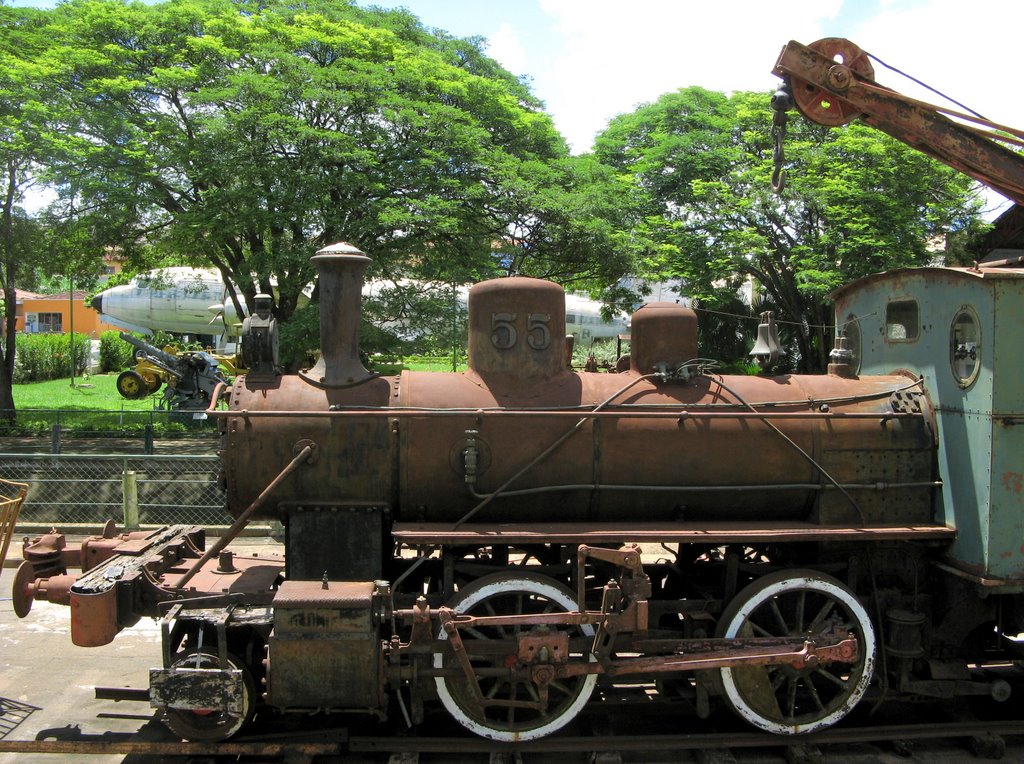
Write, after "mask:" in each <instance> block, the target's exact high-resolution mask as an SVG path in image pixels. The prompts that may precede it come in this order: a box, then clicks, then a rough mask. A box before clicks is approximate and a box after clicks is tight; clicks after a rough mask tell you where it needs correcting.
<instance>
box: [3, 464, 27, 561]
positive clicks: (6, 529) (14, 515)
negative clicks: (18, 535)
mask: <svg viewBox="0 0 1024 764" xmlns="http://www.w3.org/2000/svg"><path fill="white" fill-rule="evenodd" d="M27 495H28V484H27V483H18V482H15V481H13V480H5V479H4V478H0V563H2V562H3V561H4V560H5V559H7V549H8V547H10V545H11V538H12V537H13V536H14V528H15V526H16V525H17V523H18V514H19V513H20V512H21V505H22V504H24V503H25V497H26V496H27ZM0 572H2V568H0Z"/></svg>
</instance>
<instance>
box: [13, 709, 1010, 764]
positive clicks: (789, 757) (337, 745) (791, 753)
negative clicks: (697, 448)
mask: <svg viewBox="0 0 1024 764" xmlns="http://www.w3.org/2000/svg"><path fill="white" fill-rule="evenodd" d="M1017 736H1024V719H1013V720H1000V721H976V720H970V721H952V722H950V721H939V722H934V721H933V722H924V723H914V724H884V725H865V726H844V727H842V728H833V729H829V730H826V731H824V732H819V733H814V734H811V735H806V736H801V737H800V738H799V739H794V738H787V737H780V736H776V735H769V734H766V733H761V732H736V731H727V732H708V733H682V734H613V735H558V736H552V737H549V738H544V739H541V740H534V741H529V742H526V743H520V744H508V743H495V742H493V741H489V740H485V739H482V738H470V737H466V736H464V735H457V736H448V735H440V736H415V737H401V736H382V735H363V734H350V731H349V729H348V728H334V729H329V730H320V731H317V732H302V733H298V734H296V733H282V734H277V735H261V736H252V737H243V738H239V739H238V740H237V741H230V742H224V743H218V744H206V743H182V742H170V741H140V740H133V739H128V738H130V737H132V736H127V735H125V736H122V737H123V738H124V739H120V738H118V737H116V736H115V737H113V738H112V737H110V736H108V735H106V734H103V735H92V736H82V737H81V738H79V739H74V740H0V753H14V754H52V755H54V756H61V757H68V756H73V755H79V756H90V755H111V754H113V755H123V756H126V757H132V759H134V758H135V757H140V758H145V757H156V758H159V759H160V760H165V761H166V760H172V759H173V760H178V761H199V760H205V761H209V760H211V759H214V760H224V761H226V760H235V761H239V760H241V761H255V760H261V761H268V760H270V761H286V762H304V761H309V762H312V761H345V762H392V763H393V764H398V763H401V764H412V763H413V762H416V761H417V760H420V759H422V760H423V761H430V762H438V761H446V762H456V761H458V762H482V761H488V762H491V763H492V764H494V763H496V762H500V763H502V764H504V762H522V763H523V764H531V763H532V762H537V763H538V764H539V763H542V762H554V761H558V762H563V764H566V763H567V762H571V761H587V762H595V763H600V764H615V763H616V762H624V761H683V760H686V759H687V756H686V755H685V754H686V753H687V752H689V754H691V755H690V757H689V758H692V759H694V760H697V761H716V762H729V761H737V760H747V761H753V760H755V759H752V758H750V757H749V756H745V755H744V753H742V752H755V753H757V754H768V755H769V757H768V758H764V757H763V756H758V757H757V758H756V760H757V761H775V760H778V761H787V762H829V761H851V760H853V761H856V760H857V757H856V756H854V757H852V758H851V756H850V754H849V747H850V746H851V745H855V744H871V745H873V746H878V744H880V743H885V742H888V743H891V744H892V745H890V746H889V749H888V750H889V751H894V752H895V754H896V755H899V756H900V757H902V758H904V760H906V761H950V762H952V761H960V760H964V759H967V758H971V757H972V756H973V757H975V758H978V759H1000V758H1003V759H1004V760H1006V761H1015V762H1016V761H1022V760H1024V758H1022V757H1024V748H1022V747H1021V746H1020V744H1019V743H1018V741H1016V740H1011V742H1010V745H1009V746H1007V742H1006V738H1011V739H1012V738H1015V737H1017ZM956 740H959V741H967V744H966V745H964V744H963V743H961V744H960V745H959V746H957V747H948V748H947V749H945V751H946V752H945V753H941V751H942V750H943V749H942V748H939V749H935V748H934V747H932V748H929V749H928V750H926V751H923V754H924V758H920V759H915V758H914V757H913V751H914V749H915V746H917V745H919V744H922V743H935V742H936V741H945V742H949V741H956ZM936 750H938V751H940V753H936ZM770 754H775V756H776V758H771V756H770ZM1004 756H1005V758H1004ZM864 760H865V761H876V762H877V761H880V760H881V759H879V758H877V757H869V758H866V759H864Z"/></svg>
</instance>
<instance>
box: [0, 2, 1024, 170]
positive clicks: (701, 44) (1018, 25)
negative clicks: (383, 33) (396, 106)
mask: <svg viewBox="0 0 1024 764" xmlns="http://www.w3.org/2000/svg"><path fill="white" fill-rule="evenodd" d="M7 1H8V3H9V4H10V5H44V6H48V5H52V2H51V0H7ZM357 2H358V4H360V5H370V4H371V0H357ZM372 4H375V5H380V6H383V7H388V8H394V7H405V8H407V9H408V10H409V11H411V12H412V13H414V14H415V15H416V16H418V17H419V18H420V20H421V21H422V22H423V23H424V24H425V25H426V26H428V27H433V28H439V29H443V30H446V31H447V32H449V33H451V34H453V35H455V36H457V37H470V36H481V37H484V38H486V39H487V41H488V53H489V54H490V55H491V56H492V57H493V58H495V59H497V60H498V61H499V62H500V63H501V64H502V65H503V66H504V67H505V68H506V69H508V70H509V71H511V72H513V73H514V74H516V75H525V76H526V77H527V78H528V81H529V82H530V84H531V87H532V90H533V92H534V94H535V95H537V96H538V97H539V98H540V99H541V100H542V101H543V102H544V103H545V106H546V108H547V111H548V113H549V114H551V116H552V117H553V119H554V122H555V125H556V127H557V128H558V129H559V130H560V131H561V133H562V134H563V135H564V136H565V137H566V139H567V140H568V141H569V144H570V146H571V148H572V149H573V151H574V152H575V153H580V152H584V151H587V150H588V149H590V147H591V145H592V142H593V139H594V136H595V135H596V134H597V133H599V132H600V131H601V130H603V129H604V127H605V126H606V125H607V124H608V121H609V120H610V119H611V118H612V117H614V116H615V115H617V114H622V113H628V112H630V111H633V110H634V109H635V108H636V107H637V106H638V105H640V104H643V103H649V102H652V101H654V100H656V99H657V98H658V96H660V95H662V94H663V93H667V92H671V91H673V90H676V89H678V88H681V87H689V86H691V85H699V86H701V87H705V88H708V89H711V90H720V91H724V92H733V91H737V90H755V91H769V90H772V89H774V88H775V87H776V85H777V84H778V82H779V81H778V80H777V79H776V78H775V77H774V76H773V75H772V74H771V69H772V66H773V65H774V63H775V60H776V58H777V57H778V54H779V52H780V50H781V49H782V46H783V45H785V44H786V43H787V42H788V41H789V40H797V41H799V42H802V43H804V44H809V43H811V42H813V41H815V40H818V39H820V38H822V37H846V38H848V39H849V40H851V41H852V42H854V43H856V44H857V45H859V46H860V47H861V48H863V49H864V50H866V51H868V52H869V53H871V54H873V55H875V56H877V57H878V58H879V59H881V60H883V61H885V62H886V63H888V64H890V65H891V66H894V67H896V68H897V69H900V70H902V71H904V72H907V73H908V74H910V75H913V76H914V77H916V78H918V79H920V80H922V81H924V82H925V83H927V84H929V85H931V86H932V87H933V88H935V89H937V90H939V91H941V92H943V93H946V94H947V95H949V96H951V97H952V98H954V99H956V100H958V101H960V102H961V103H964V104H966V105H967V106H969V107H970V108H971V109H973V110H974V111H977V112H979V113H980V114H983V115H984V116H985V117H987V118H988V119H991V120H994V121H996V122H999V123H1002V124H1007V125H1013V126H1017V127H1021V128H1024V98H1022V97H1021V95H1020V92H1019V90H1020V89H1019V87H1017V86H1014V85H1013V84H1012V83H1013V76H1014V75H1013V72H1015V71H1016V67H1017V66H1018V65H1019V64H1018V59H1019V57H1020V56H1019V53H1018V51H1019V48H1020V30H1021V29H1022V28H1024V2H1022V0H973V2H971V1H970V0H777V2H766V1H765V0H615V1H614V2H613V1H612V0H375V2H373V3H372ZM875 78H876V81H878V82H879V83H881V84H883V85H887V86H889V87H892V88H894V89H895V90H897V91H899V92H901V93H905V94H907V95H912V96H915V97H920V98H923V99H925V100H929V101H932V102H936V99H937V98H938V97H937V96H935V95H933V94H930V93H927V92H925V91H921V90H920V89H918V87H917V86H916V85H914V84H913V83H911V82H909V81H907V80H905V79H903V78H902V77H901V76H899V75H897V74H895V73H893V72H890V71H888V70H886V69H884V68H882V67H881V66H880V65H877V64H876V66H875ZM768 118H769V117H768V116H767V115H766V119H768Z"/></svg>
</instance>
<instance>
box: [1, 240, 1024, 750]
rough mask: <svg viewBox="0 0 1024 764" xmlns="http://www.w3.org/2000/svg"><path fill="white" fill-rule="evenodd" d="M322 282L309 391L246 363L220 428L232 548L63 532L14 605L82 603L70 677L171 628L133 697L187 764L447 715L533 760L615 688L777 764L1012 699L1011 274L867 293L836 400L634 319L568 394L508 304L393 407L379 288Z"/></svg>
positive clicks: (335, 277)
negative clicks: (258, 742) (642, 690)
mask: <svg viewBox="0 0 1024 764" xmlns="http://www.w3.org/2000/svg"><path fill="white" fill-rule="evenodd" d="M313 261H314V263H315V264H316V266H317V268H318V271H319V284H320V293H321V295H322V297H321V300H322V302H321V305H322V317H321V348H322V352H321V356H320V359H319V361H318V362H317V364H316V365H315V366H314V367H313V368H311V369H309V370H306V371H304V372H301V373H299V374H298V375H280V374H278V373H277V372H276V371H275V370H274V369H273V367H272V364H267V363H260V360H259V359H258V358H257V359H256V362H255V363H254V364H252V368H253V369H254V371H253V372H251V373H250V374H248V375H247V376H244V377H239V378H238V379H237V380H236V381H235V383H234V385H233V387H232V388H231V389H230V391H229V393H230V398H229V406H228V409H227V410H220V411H218V410H217V409H216V401H214V402H213V404H212V405H211V407H210V409H209V413H210V415H212V416H217V417H220V422H221V431H222V438H223V449H222V462H223V481H224V486H225V488H226V492H227V505H228V508H229V510H230V512H231V513H232V515H233V516H235V517H236V518H237V522H236V523H235V525H234V526H232V529H231V530H230V531H229V533H228V534H227V536H225V537H224V539H222V540H221V541H218V543H216V544H214V545H213V546H212V547H211V548H210V549H209V550H207V551H206V552H203V548H204V538H203V532H202V529H200V528H197V527H193V526H173V527H168V528H163V529H160V530H158V531H141V532H136V533H132V534H121V535H118V534H116V533H114V531H113V530H112V529H111V528H108V529H107V531H106V532H105V533H104V535H103V537H102V538H96V539H91V540H90V541H89V542H87V543H85V544H83V546H82V548H81V549H75V550H70V549H68V548H67V547H66V545H65V544H64V542H63V538H62V537H59V536H57V535H53V534H51V535H49V536H45V537H41V538H40V539H38V540H37V541H36V542H35V543H34V544H30V545H26V550H25V556H26V558H27V561H26V562H25V563H24V564H23V566H22V568H21V569H19V572H18V575H17V577H16V581H15V591H14V600H15V602H14V604H15V609H16V611H17V612H18V614H19V615H25V614H27V613H28V611H29V609H30V608H31V603H32V600H33V599H48V600H50V601H55V602H64V603H67V604H70V605H71V621H72V629H71V634H72V640H73V642H74V643H75V644H77V645H81V646H92V645H100V644H106V643H108V642H110V641H111V640H113V639H114V638H115V636H116V634H117V632H118V631H119V630H120V629H122V628H124V627H127V626H130V625H131V624H132V623H134V622H135V621H137V620H138V619H139V618H140V617H143V616H153V617H159V618H161V623H162V627H163V662H162V666H161V667H160V668H156V669H153V671H152V672H151V682H150V688H149V698H150V702H151V704H152V705H153V706H155V707H157V708H160V709H162V713H163V716H164V719H165V721H166V722H167V724H168V725H169V727H170V728H171V729H172V730H173V731H175V732H176V733H177V734H179V735H181V736H182V737H183V738H186V739H191V740H220V739H224V738H227V737H229V736H231V735H233V734H235V733H236V732H238V731H239V730H240V729H241V728H242V727H243V726H244V725H245V724H246V722H248V721H249V720H250V719H251V718H252V716H253V714H254V712H255V711H256V709H257V707H265V708H270V709H277V710H278V711H282V712H291V711H303V712H309V711H310V710H317V709H323V710H342V711H350V712H366V713H370V714H374V715H376V716H378V717H380V718H384V717H388V716H391V717H393V718H396V719H400V720H404V722H405V723H407V724H409V725H415V724H417V723H419V722H420V721H422V720H423V718H424V714H425V713H426V712H427V711H428V710H429V709H430V708H431V707H432V706H434V707H436V703H437V702H438V701H439V702H440V704H441V705H442V706H443V707H444V708H445V709H447V711H448V712H450V714H451V715H452V716H453V717H454V718H455V719H456V720H458V722H459V723H460V724H462V725H463V726H464V727H465V728H467V729H468V730H471V731H472V732H474V733H476V734H479V735H482V736H484V737H487V738H491V739H495V740H502V741H518V740H528V739H532V738H537V737H540V736H543V735H547V734H550V733H553V732H555V731H557V730H559V729H561V728H562V727H563V726H565V725H566V724H568V723H569V722H570V721H571V720H572V719H573V717H574V716H576V714H577V713H579V712H580V710H581V709H582V708H583V707H584V706H585V705H586V704H587V702H588V700H589V699H590V698H591V697H592V696H593V695H594V694H595V693H600V692H603V691H604V688H605V687H606V686H608V685H610V684H619V685H621V684H630V683H648V684H650V683H651V682H654V683H655V686H656V688H657V692H658V694H659V695H660V696H665V697H671V698H678V697H683V698H686V699H688V700H689V701H690V702H691V703H692V705H693V707H694V708H695V709H696V712H697V713H698V714H700V715H706V714H709V713H711V712H712V710H713V709H714V708H715V707H716V706H717V705H720V704H722V703H724V704H725V705H727V706H729V707H731V708H732V709H733V710H734V711H736V712H737V713H738V714H739V715H740V716H741V717H743V718H744V719H746V720H747V721H749V722H750V723H752V724H753V725H755V726H757V727H759V728H761V729H764V730H768V731H771V732H775V733H781V734H796V733H802V732H808V731H813V730H816V729H821V728H823V727H826V726H828V725H830V724H833V723H835V722H836V721H838V720H840V719H841V718H843V717H844V716H845V715H846V714H847V713H848V712H849V711H850V710H851V709H852V708H853V707H854V706H855V704H856V703H857V702H858V701H859V700H860V699H861V698H862V697H864V696H865V694H867V693H869V692H875V691H877V688H884V689H885V691H886V692H888V693H890V694H892V695H895V694H897V693H901V692H905V693H911V694H913V695H915V696H925V697H928V696H931V697H938V698H943V697H944V698H948V697H953V696H957V695H964V694H976V695H985V696H992V697H996V698H997V699H1005V697H1007V695H1008V692H1009V685H1008V684H1007V683H1006V682H1005V681H1003V680H1002V679H992V678H984V677H983V678H980V679H979V678H978V677H977V676H976V675H972V674H971V673H970V672H969V670H968V664H969V663H978V662H981V661H983V660H992V659H998V660H1007V659H1012V658H1017V657H1020V655H1019V653H1020V647H1019V645H1020V642H1019V641H1017V640H1016V639H1015V637H1016V635H1017V634H1018V633H1020V632H1024V623H1022V619H1024V610H1022V608H1021V598H1020V594H1021V591H1022V589H1024V555H1022V551H1021V549H1022V547H1021V546H1020V545H1021V542H1022V534H1021V523H1022V522H1024V519H1022V518H1024V513H1022V511H1021V510H1022V507H1021V485H1022V478H1021V475H1020V473H1019V471H1016V470H1018V469H1019V467H1017V465H1016V464H1015V463H1014V462H1013V461H1012V458H1011V456H1010V455H1011V454H1015V453H1018V452H1017V451H1016V450H1013V446H1014V442H1013V441H1014V439H1015V438H1016V436H1017V434H1018V425H1019V424H1020V423H1021V422H1024V413H1022V412H1024V401H1022V400H1021V399H1020V396H1021V393H1022V391H1021V389H1020V385H1019V384H1017V383H1016V382H1013V383H1011V384H1006V380H1005V379H1003V378H1000V380H999V381H997V379H996V375H995V367H996V361H997V360H998V359H1003V364H1004V365H1005V364H1006V363H1007V359H1009V358H1015V356H1014V355H1012V354H1011V353H1010V352H1009V351H1008V350H1007V349H1006V345H1007V344H1008V343H1009V342H1010V341H1011V337H1012V336H1013V333H1014V331H1015V327H1016V326H1019V325H1020V320H1021V316H1020V312H1021V310H1024V299H1022V298H1024V294H1021V291H1022V289H1024V271H1021V270H1016V269H974V270H969V269H952V268H929V269H922V270H919V271H900V272H896V273H893V274H884V275H879V276H875V277H870V278H868V279H864V280H862V281H860V282H857V283H854V284H851V285H849V286H847V287H845V288H844V289H842V290H840V291H839V292H838V293H837V295H836V298H837V316H838V317H839V321H840V322H843V323H844V324H845V325H846V326H847V336H846V338H844V339H843V340H842V341H841V342H840V345H841V346H840V348H839V349H838V350H837V352H835V353H834V354H833V355H834V358H833V360H834V363H833V364H832V365H830V367H829V373H828V374H827V375H821V376H801V375H785V376H778V377H764V376H760V377H749V376H723V375H720V374H718V373H716V372H715V370H714V365H713V363H712V362H709V361H707V360H705V359H701V358H700V353H699V349H698V348H697V343H696V318H695V315H694V313H693V312H692V311H690V310H688V309H685V308H682V307H680V306H678V305H676V304H671V303H655V304H649V305H646V306H644V307H642V308H641V309H640V310H638V311H637V312H636V314H635V315H634V316H633V321H632V344H631V351H630V357H629V367H628V369H627V370H625V371H624V372H623V373H619V374H594V373H586V372H582V373H576V372H573V371H570V370H569V369H568V366H567V351H566V342H565V339H564V337H565V331H564V328H565V327H564V315H565V311H564V295H563V292H562V290H561V288H560V287H558V286H556V285H554V284H552V283H549V282H545V281H540V280H536V279H528V278H508V279H500V280H495V281H490V282H485V283H482V284H478V285H476V286H475V287H473V289H472V290H471V293H470V303H469V305H470V319H469V322H470V330H469V331H470V341H469V368H468V370H467V371H466V372H464V373H431V372H409V371H406V372H403V373H402V374H401V375H400V376H394V377H388V376H378V375H376V374H374V373H371V372H369V371H367V370H366V369H365V368H364V366H363V365H362V363H361V361H360V358H359V354H358V326H359V314H360V308H359V302H360V292H361V288H360V287H361V282H362V275H363V272H364V270H365V268H366V267H367V265H368V264H369V258H368V257H366V256H365V255H364V254H363V253H362V252H360V251H359V250H358V249H356V248H355V247H352V246H350V245H347V244H338V245H334V246H331V247H328V248H325V249H324V250H321V252H319V253H318V254H317V255H316V256H315V257H314V258H313ZM264 328H266V327H264ZM843 344H848V345H849V347H848V348H844V347H842V345H843ZM249 347H250V348H255V350H254V352H256V353H257V354H258V353H259V352H260V351H259V348H260V347H264V345H262V344H261V342H260V341H258V340H253V341H251V342H250V343H249ZM265 352H268V353H269V350H267V351H265ZM255 517H261V518H273V519H279V520H280V521H281V522H282V523H283V525H284V527H285V531H286V533H285V547H286V556H285V560H284V561H283V562H277V561H275V560H272V559H265V558H259V557H247V556H243V555H240V554H232V553H231V551H230V549H229V548H226V545H227V543H228V542H229V541H230V538H231V537H232V536H233V535H235V534H236V533H237V532H238V530H239V529H240V528H241V527H242V526H243V525H244V524H245V523H247V522H249V521H250V520H251V519H253V518H255ZM73 565H80V566H81V567H82V569H83V573H82V574H81V575H75V574H68V573H67V568H69V567H71V566H73ZM873 688H874V689H873Z"/></svg>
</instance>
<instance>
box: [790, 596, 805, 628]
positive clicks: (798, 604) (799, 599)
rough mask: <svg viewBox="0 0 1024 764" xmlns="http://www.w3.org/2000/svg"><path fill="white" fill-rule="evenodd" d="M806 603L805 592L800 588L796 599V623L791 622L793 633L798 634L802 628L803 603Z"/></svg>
mask: <svg viewBox="0 0 1024 764" xmlns="http://www.w3.org/2000/svg"><path fill="white" fill-rule="evenodd" d="M806 603H807V592H805V591H803V590H801V591H800V594H799V596H798V597H797V601H796V623H795V624H793V626H794V628H793V633H794V634H800V633H802V632H803V630H804V605H805V604H806Z"/></svg>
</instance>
